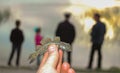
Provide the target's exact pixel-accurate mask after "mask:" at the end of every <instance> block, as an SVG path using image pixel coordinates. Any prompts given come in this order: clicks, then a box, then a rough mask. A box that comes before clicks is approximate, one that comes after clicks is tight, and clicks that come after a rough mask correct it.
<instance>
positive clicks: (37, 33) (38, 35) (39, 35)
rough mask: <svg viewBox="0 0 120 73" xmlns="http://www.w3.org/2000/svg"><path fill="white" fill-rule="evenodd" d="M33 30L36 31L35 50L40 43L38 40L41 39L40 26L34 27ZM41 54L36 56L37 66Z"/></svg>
mask: <svg viewBox="0 0 120 73" xmlns="http://www.w3.org/2000/svg"><path fill="white" fill-rule="evenodd" d="M35 32H36V34H35V50H38V47H39V46H40V45H41V43H40V41H41V40H42V38H43V37H42V36H41V34H40V33H41V28H36V29H35ZM41 57H42V56H38V57H37V66H39V65H40V58H41Z"/></svg>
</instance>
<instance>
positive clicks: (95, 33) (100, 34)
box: [88, 13, 106, 69]
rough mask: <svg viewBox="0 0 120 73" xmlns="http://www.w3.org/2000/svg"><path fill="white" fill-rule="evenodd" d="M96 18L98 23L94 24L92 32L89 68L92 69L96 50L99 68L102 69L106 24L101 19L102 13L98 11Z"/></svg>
mask: <svg viewBox="0 0 120 73" xmlns="http://www.w3.org/2000/svg"><path fill="white" fill-rule="evenodd" d="M94 20H95V21H96V24H95V25H94V26H93V28H92V32H91V42H92V49H91V53H90V60H89V65H88V69H91V67H92V62H93V57H94V53H95V51H97V52H98V65H97V68H98V69H101V61H102V53H101V46H102V44H103V41H104V36H105V33H106V26H105V24H104V23H103V22H101V21H100V15H99V14H98V13H96V14H94Z"/></svg>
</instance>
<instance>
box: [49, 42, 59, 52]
mask: <svg viewBox="0 0 120 73" xmlns="http://www.w3.org/2000/svg"><path fill="white" fill-rule="evenodd" d="M56 49H57V46H56V45H55V44H52V45H50V46H49V48H48V51H49V52H54V51H56Z"/></svg>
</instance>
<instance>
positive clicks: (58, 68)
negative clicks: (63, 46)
mask: <svg viewBox="0 0 120 73" xmlns="http://www.w3.org/2000/svg"><path fill="white" fill-rule="evenodd" d="M62 56H63V52H62V50H58V46H57V45H55V44H51V45H50V46H49V47H48V52H46V53H45V54H44V57H43V59H42V61H41V64H40V66H39V68H38V71H37V73H75V71H74V69H72V68H70V65H69V64H68V63H67V62H64V63H62Z"/></svg>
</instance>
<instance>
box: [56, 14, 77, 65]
mask: <svg viewBox="0 0 120 73" xmlns="http://www.w3.org/2000/svg"><path fill="white" fill-rule="evenodd" d="M64 16H65V21H63V22H61V23H60V24H59V25H58V28H57V30H56V36H59V37H60V39H61V41H63V42H66V43H69V44H71V45H72V43H73V41H74V38H75V28H74V26H73V24H71V23H70V21H69V19H70V16H71V14H70V13H65V15H64ZM68 62H69V64H71V52H68Z"/></svg>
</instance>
